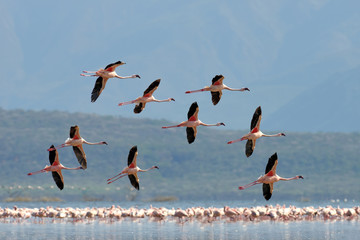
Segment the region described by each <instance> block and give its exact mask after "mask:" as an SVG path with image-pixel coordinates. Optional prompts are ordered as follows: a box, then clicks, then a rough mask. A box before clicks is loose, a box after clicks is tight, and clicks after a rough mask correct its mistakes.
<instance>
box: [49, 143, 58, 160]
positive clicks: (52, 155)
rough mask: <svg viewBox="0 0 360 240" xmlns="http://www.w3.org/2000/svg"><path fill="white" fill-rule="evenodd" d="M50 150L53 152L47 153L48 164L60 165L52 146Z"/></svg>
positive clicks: (56, 152)
mask: <svg viewBox="0 0 360 240" xmlns="http://www.w3.org/2000/svg"><path fill="white" fill-rule="evenodd" d="M50 148H51V149H54V150H51V151H49V162H50V164H51V165H53V164H54V165H58V164H60V162H59V154H58V151H57V150H56V149H55V147H54V145H51V146H50Z"/></svg>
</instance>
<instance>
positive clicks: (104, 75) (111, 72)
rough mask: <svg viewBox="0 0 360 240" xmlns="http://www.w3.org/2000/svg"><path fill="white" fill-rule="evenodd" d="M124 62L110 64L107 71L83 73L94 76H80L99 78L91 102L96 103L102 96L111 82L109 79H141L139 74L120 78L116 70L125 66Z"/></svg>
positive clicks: (106, 68)
mask: <svg viewBox="0 0 360 240" xmlns="http://www.w3.org/2000/svg"><path fill="white" fill-rule="evenodd" d="M124 64H125V63H124V62H121V61H117V62H115V63H110V64H109V65H107V66H106V67H105V69H99V70H98V71H96V72H93V71H83V72H84V73H93V75H86V74H83V73H82V74H80V75H81V76H84V77H98V78H97V79H96V82H95V85H94V88H93V91H92V93H91V102H95V101H96V100H97V99H98V97H99V96H100V94H101V92H102V91H103V90H104V88H105V86H106V83H107V80H109V78H120V79H125V78H140V76H139V75H137V74H133V75H131V76H125V77H121V76H119V75H118V74H117V73H116V72H115V69H116V68H117V67H118V66H120V65H124Z"/></svg>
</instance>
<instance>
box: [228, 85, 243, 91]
mask: <svg viewBox="0 0 360 240" xmlns="http://www.w3.org/2000/svg"><path fill="white" fill-rule="evenodd" d="M224 89H226V90H229V91H241V92H243V91H245V90H246V88H230V87H228V86H224Z"/></svg>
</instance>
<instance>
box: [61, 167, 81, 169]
mask: <svg viewBox="0 0 360 240" xmlns="http://www.w3.org/2000/svg"><path fill="white" fill-rule="evenodd" d="M61 169H65V170H80V169H83V167H77V168H68V167H62V168H61Z"/></svg>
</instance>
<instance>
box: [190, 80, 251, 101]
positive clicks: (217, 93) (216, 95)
mask: <svg viewBox="0 0 360 240" xmlns="http://www.w3.org/2000/svg"><path fill="white" fill-rule="evenodd" d="M223 80H224V76H223V75H216V76H215V77H214V78H213V79H212V84H211V86H205V87H204V88H202V89H199V90H193V91H186V92H185V93H195V92H204V91H210V92H211V100H212V102H213V104H214V105H216V104H218V102H219V101H220V99H221V96H222V90H224V89H225V90H229V91H241V92H243V91H250V90H249V89H248V88H239V89H236V88H230V87H228V86H226V85H225V84H224V83H223Z"/></svg>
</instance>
